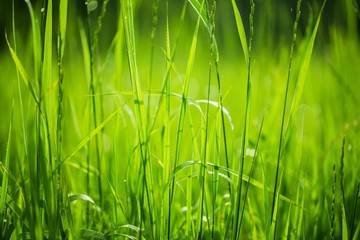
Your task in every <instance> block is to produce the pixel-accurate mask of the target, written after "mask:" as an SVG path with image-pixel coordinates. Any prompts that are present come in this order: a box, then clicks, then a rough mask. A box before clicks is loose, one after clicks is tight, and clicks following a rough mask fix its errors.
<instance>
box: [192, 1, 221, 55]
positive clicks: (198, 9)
mask: <svg viewBox="0 0 360 240" xmlns="http://www.w3.org/2000/svg"><path fill="white" fill-rule="evenodd" d="M187 1H189V2H190V5H191V6H192V7H193V8H194V9H195V11H196V13H197V14H198V15H199V18H200V19H201V21H202V22H203V23H204V25H205V27H206V29H207V31H208V32H209V34H210V38H211V41H212V44H213V46H212V47H213V48H214V49H213V51H214V52H213V54H214V58H215V61H216V62H217V61H219V51H218V47H217V42H216V38H215V35H214V34H213V29H214V26H213V24H212V19H210V17H209V15H208V14H207V12H206V11H204V9H203V4H202V3H200V2H199V1H198V0H187Z"/></svg>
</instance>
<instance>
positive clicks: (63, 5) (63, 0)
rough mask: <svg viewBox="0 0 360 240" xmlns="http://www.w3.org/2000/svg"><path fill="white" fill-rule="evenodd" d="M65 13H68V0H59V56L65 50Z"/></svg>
mask: <svg viewBox="0 0 360 240" xmlns="http://www.w3.org/2000/svg"><path fill="white" fill-rule="evenodd" d="M67 15H68V0H60V7H59V32H60V34H59V37H60V39H59V41H60V42H59V45H60V46H59V48H60V51H59V52H60V54H59V55H60V58H61V59H62V58H63V56H64V50H65V37H66V27H67V19H68V18H67Z"/></svg>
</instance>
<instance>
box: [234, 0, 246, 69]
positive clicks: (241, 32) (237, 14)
mask: <svg viewBox="0 0 360 240" xmlns="http://www.w3.org/2000/svg"><path fill="white" fill-rule="evenodd" d="M231 4H232V8H233V11H234V15H235V21H236V27H237V31H238V35H239V38H240V43H241V46H242V49H243V52H244V57H245V62H246V65H247V66H248V65H249V49H248V44H247V38H246V33H245V28H244V24H243V21H242V18H241V14H240V11H239V9H238V7H237V5H236V2H235V0H231Z"/></svg>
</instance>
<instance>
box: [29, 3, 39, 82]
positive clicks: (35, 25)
mask: <svg viewBox="0 0 360 240" xmlns="http://www.w3.org/2000/svg"><path fill="white" fill-rule="evenodd" d="M25 2H26V4H27V6H28V9H29V13H30V19H31V27H32V35H33V54H34V70H35V71H34V74H35V80H36V81H38V80H39V78H40V72H41V64H42V59H41V58H42V46H41V36H40V24H39V20H38V19H37V18H36V17H35V14H34V10H33V8H32V5H31V2H30V0H25Z"/></svg>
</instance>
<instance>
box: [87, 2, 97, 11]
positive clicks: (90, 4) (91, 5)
mask: <svg viewBox="0 0 360 240" xmlns="http://www.w3.org/2000/svg"><path fill="white" fill-rule="evenodd" d="M97 7H98V2H97V1H95V0H91V1H89V2H87V10H88V12H91V11H94V10H95V9H96V8H97Z"/></svg>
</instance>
